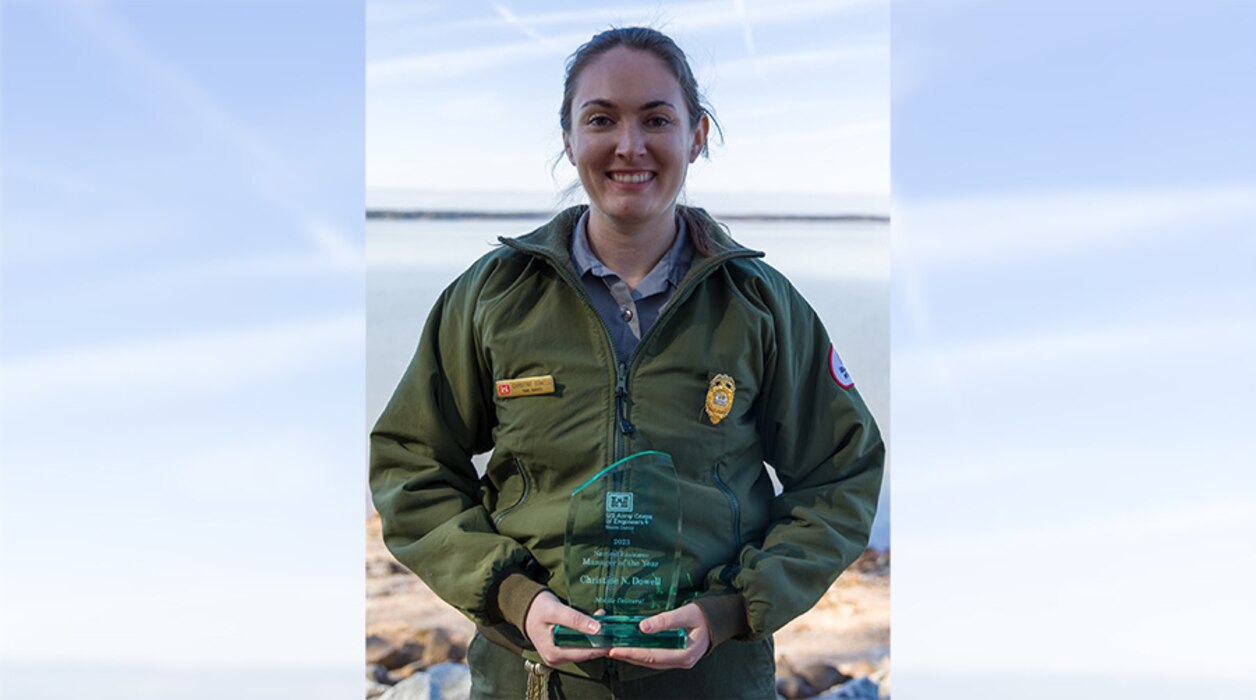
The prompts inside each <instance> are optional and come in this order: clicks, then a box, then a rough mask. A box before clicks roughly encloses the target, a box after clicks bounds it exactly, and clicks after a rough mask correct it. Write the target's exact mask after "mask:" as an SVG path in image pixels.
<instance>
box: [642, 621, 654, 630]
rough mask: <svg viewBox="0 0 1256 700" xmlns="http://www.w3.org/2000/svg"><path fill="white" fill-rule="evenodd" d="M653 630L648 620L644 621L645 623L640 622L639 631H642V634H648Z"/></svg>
mask: <svg viewBox="0 0 1256 700" xmlns="http://www.w3.org/2000/svg"><path fill="white" fill-rule="evenodd" d="M653 629H654V625H652V624H650V621H649V620H646V621H644V622H642V623H641V631H642V632H649V631H651V630H653Z"/></svg>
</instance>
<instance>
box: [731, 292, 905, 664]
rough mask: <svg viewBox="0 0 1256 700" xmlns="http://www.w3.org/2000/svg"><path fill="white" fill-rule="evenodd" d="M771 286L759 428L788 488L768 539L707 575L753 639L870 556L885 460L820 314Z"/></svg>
mask: <svg viewBox="0 0 1256 700" xmlns="http://www.w3.org/2000/svg"><path fill="white" fill-rule="evenodd" d="M765 283H766V289H765V290H764V291H765V294H764V299H765V303H767V305H768V307H769V310H770V311H771V313H772V317H773V328H774V336H775V337H774V342H773V343H771V344H770V347H769V348H768V352H767V355H766V356H765V363H766V368H765V381H764V388H763V390H762V394H761V397H760V398H761V401H762V403H761V405H760V408H759V415H758V431H759V435H760V440H761V441H762V443H763V448H764V455H765V459H766V460H767V462H768V463H769V464H771V465H772V467H773V468H774V469H775V470H776V473H777V476H778V477H779V478H780V481H781V484H782V486H783V491H782V492H781V493H780V494H779V495H777V496H776V498H775V499H773V502H772V505H771V525H770V526H769V527H768V529H767V531H766V533H765V535H764V538H763V541H762V543H757V542H756V543H751V544H749V545H747V546H746V547H743V548H742V550H741V552H740V555H739V557H738V561H737V562H736V563H735V564H730V565H727V566H722V567H717V568H716V569H715V570H714V571H712V572H711V574H710V575H709V576H708V584H709V586H710V587H711V588H712V589H716V590H718V589H719V588H721V587H724V586H731V587H732V588H733V589H736V590H737V591H740V592H741V594H742V596H743V597H744V600H745V611H746V618H747V622H748V626H749V635H748V636H749V637H750V638H751V639H759V638H763V637H766V636H768V635H770V634H772V633H773V632H775V631H776V630H778V629H780V628H781V627H784V626H785V625H786V624H787V623H788V622H789V621H790V620H792V619H794V618H795V617H797V616H799V615H801V614H803V613H804V612H806V611H807V610H809V609H811V607H812V606H814V605H815V604H816V602H818V601H819V600H820V598H821V597H822V596H823V595H824V593H825V592H826V591H827V590H828V589H829V587H830V586H831V585H832V584H833V582H834V581H835V580H836V579H837V577H838V576H839V575H840V574H841V573H842V571H843V570H845V569H846V567H848V566H850V564H851V563H853V562H854V561H855V559H856V558H858V557H859V555H860V554H862V553H863V551H864V548H865V547H866V546H867V543H868V537H869V534H870V531H871V528H872V519H873V516H874V515H875V514H876V509H877V497H878V495H879V494H880V490H881V477H882V471H883V468H884V461H885V446H884V444H883V443H882V440H881V435H880V432H879V431H878V430H877V426H876V423H875V421H874V420H873V418H872V415H871V413H869V412H868V408H867V406H866V405H865V404H864V402H863V399H862V398H861V397H860V396H859V392H858V391H857V390H856V389H855V388H854V387H853V386H850V388H844V387H843V386H842V385H841V384H839V382H838V381H837V377H835V376H834V374H833V371H832V370H831V369H830V353H831V348H832V343H831V341H830V339H829V336H828V333H827V332H826V331H825V329H824V326H823V324H822V323H821V322H820V319H819V317H818V316H817V315H816V313H815V312H814V311H813V310H812V309H811V307H810V305H808V304H807V302H806V301H805V300H804V299H803V298H802V296H801V295H800V294H799V293H798V292H797V291H796V290H795V289H794V288H793V287H792V285H790V284H789V283H788V282H787V281H785V280H784V278H783V277H779V276H778V277H776V278H775V279H772V278H769V279H768V280H766V281H765ZM840 371H842V370H839V376H841V375H840ZM843 380H845V377H843ZM847 384H850V383H849V382H847Z"/></svg>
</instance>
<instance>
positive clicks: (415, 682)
mask: <svg viewBox="0 0 1256 700" xmlns="http://www.w3.org/2000/svg"><path fill="white" fill-rule="evenodd" d="M379 700H433V698H432V679H430V678H428V677H427V674H426V673H416V674H414V675H413V676H410V677H409V678H407V679H405V680H404V681H401V682H400V683H398V684H397V685H394V686H393V687H391V688H389V689H388V692H386V693H384V694H383V695H381V696H379Z"/></svg>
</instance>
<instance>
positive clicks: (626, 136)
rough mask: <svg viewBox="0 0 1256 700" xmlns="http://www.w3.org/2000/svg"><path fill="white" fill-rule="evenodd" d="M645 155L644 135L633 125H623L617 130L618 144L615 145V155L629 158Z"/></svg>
mask: <svg viewBox="0 0 1256 700" xmlns="http://www.w3.org/2000/svg"><path fill="white" fill-rule="evenodd" d="M644 154H645V134H643V133H641V129H639V128H637V126H636V125H635V124H624V125H623V128H621V129H620V130H619V142H618V143H617V144H615V155H617V156H623V157H630V156H639V155H644Z"/></svg>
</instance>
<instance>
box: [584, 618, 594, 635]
mask: <svg viewBox="0 0 1256 700" xmlns="http://www.w3.org/2000/svg"><path fill="white" fill-rule="evenodd" d="M584 628H585V629H587V630H589V631H590V632H596V631H597V623H596V622H594V621H592V620H590V621H589V623H588V624H586V625H585V626H584Z"/></svg>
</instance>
